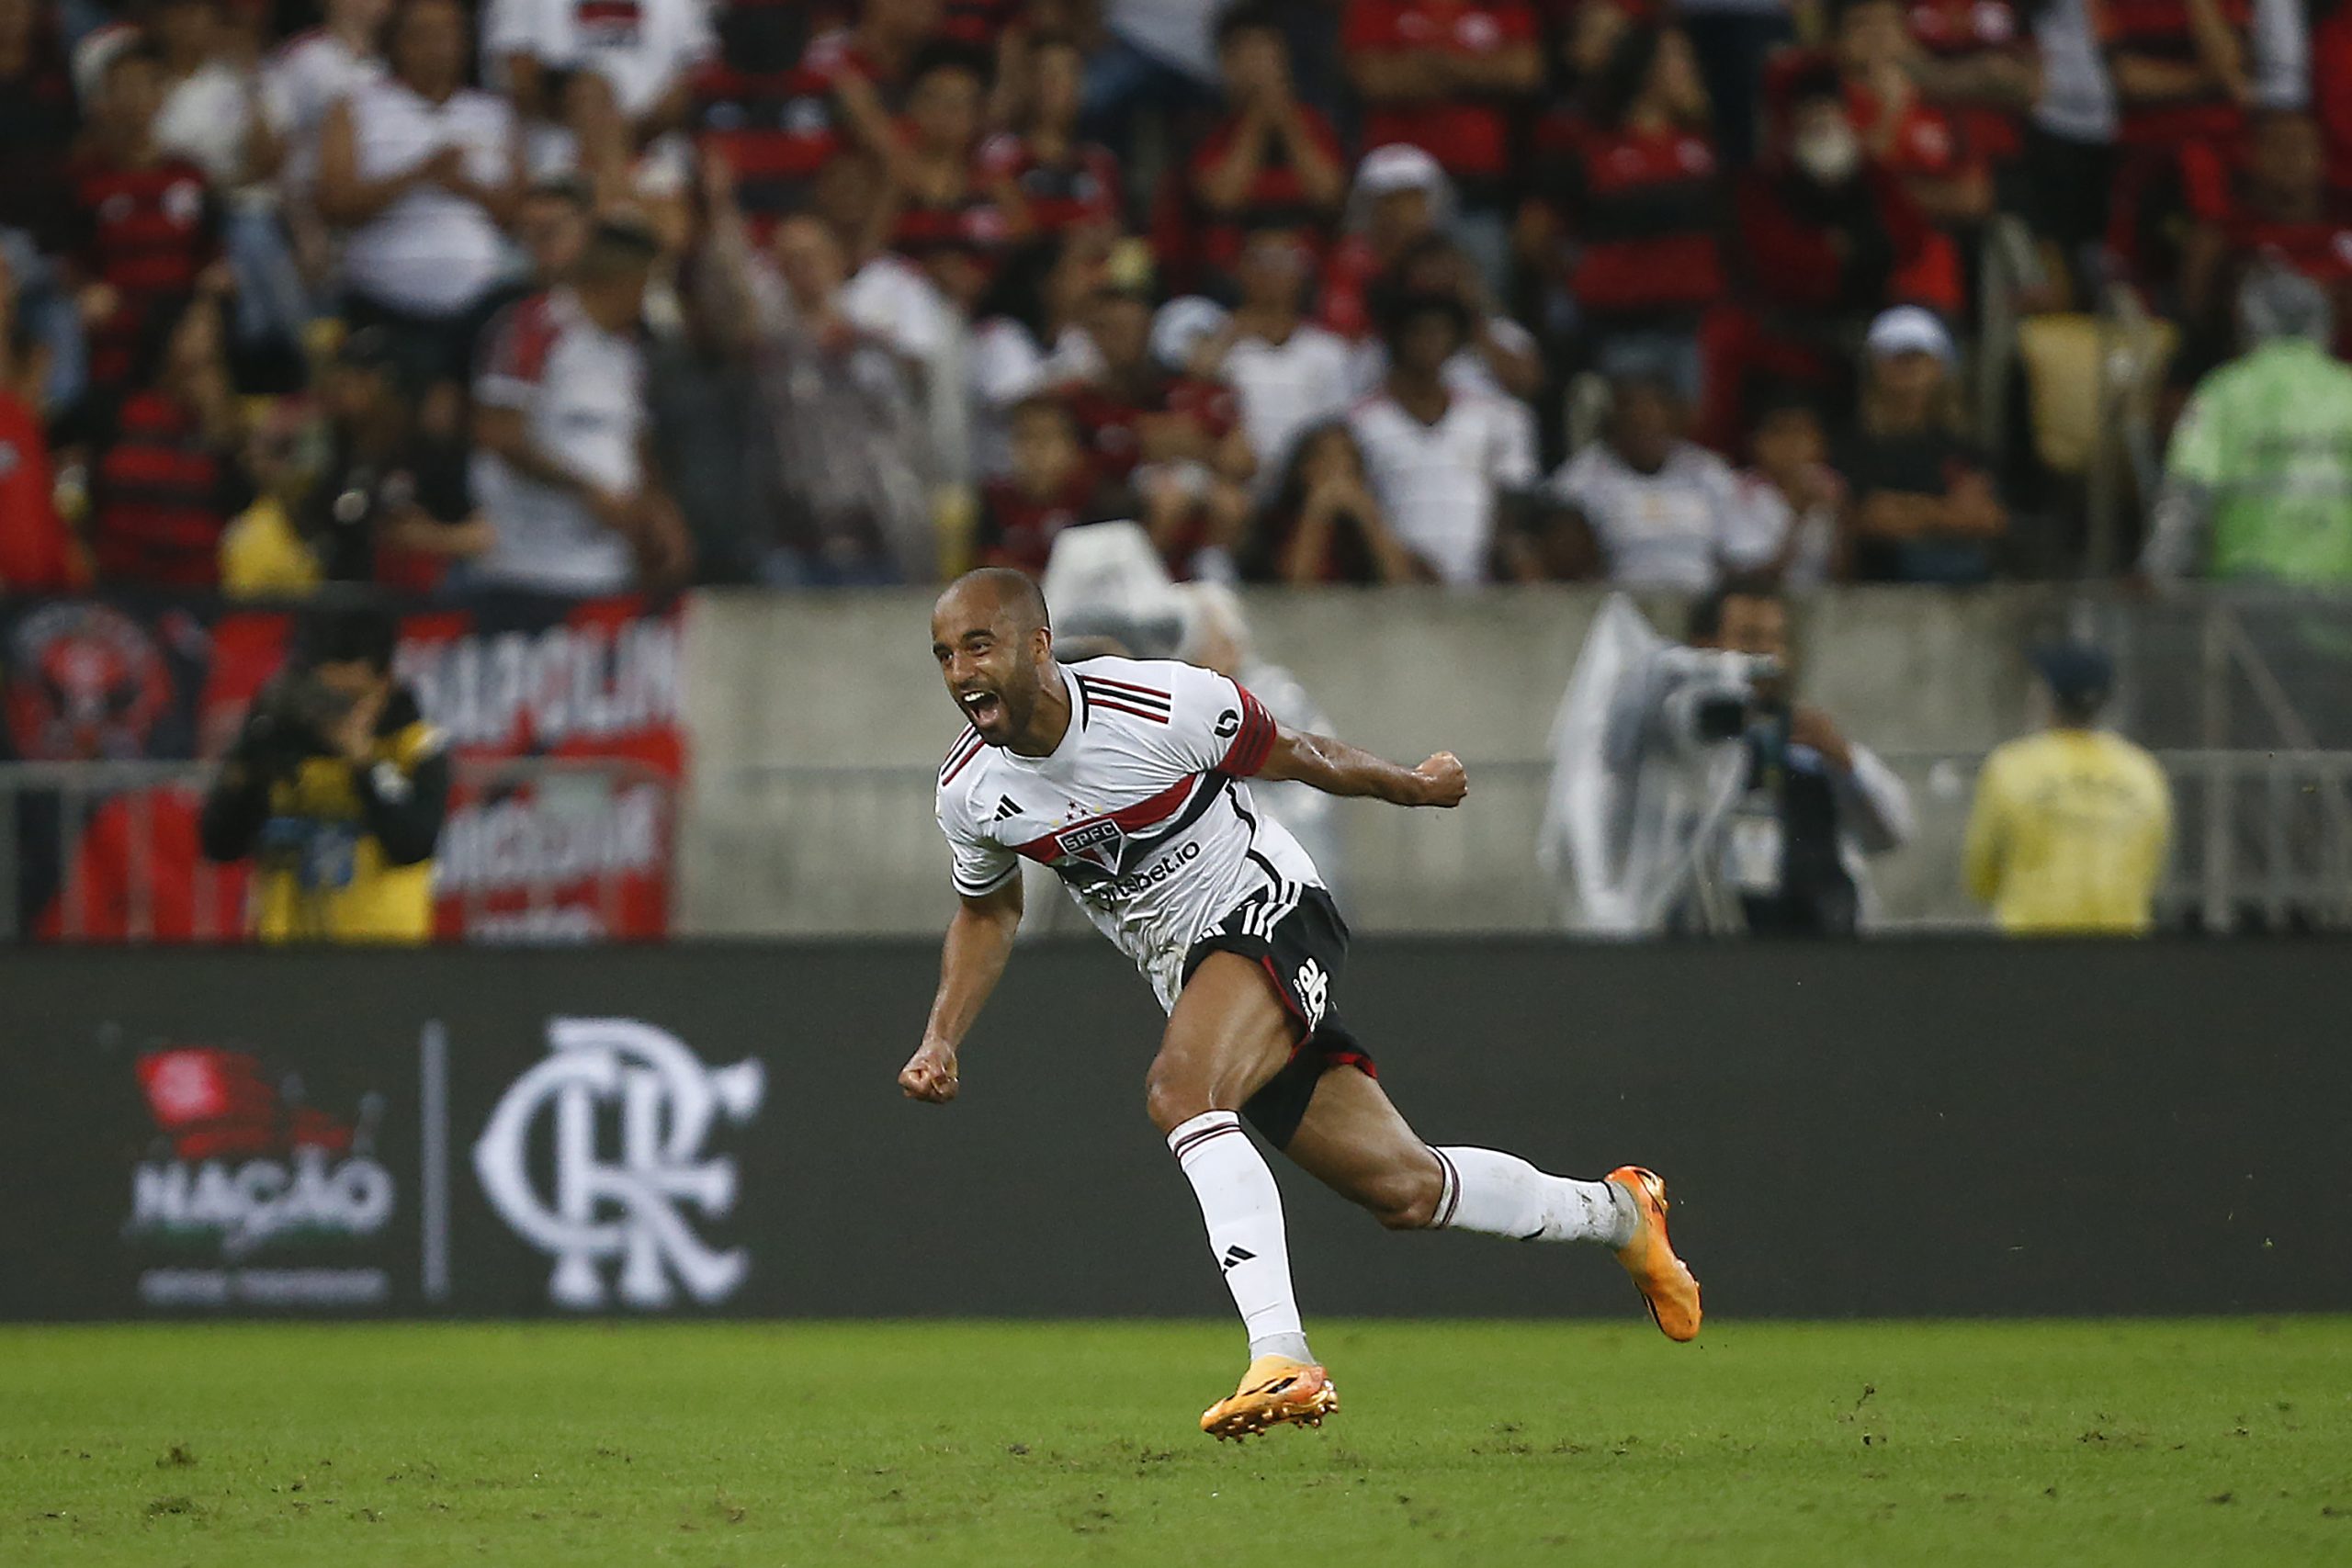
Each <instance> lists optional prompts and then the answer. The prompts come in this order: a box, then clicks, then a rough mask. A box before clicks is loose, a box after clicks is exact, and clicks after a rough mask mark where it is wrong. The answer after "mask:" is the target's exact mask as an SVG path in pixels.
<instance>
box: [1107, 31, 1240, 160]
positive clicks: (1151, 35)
mask: <svg viewBox="0 0 2352 1568" xmlns="http://www.w3.org/2000/svg"><path fill="white" fill-rule="evenodd" d="M1100 9H1101V11H1102V15H1103V26H1104V28H1105V30H1106V31H1107V33H1108V35H1109V36H1108V37H1107V38H1105V39H1104V40H1103V44H1102V46H1101V47H1100V48H1098V49H1096V50H1095V51H1093V53H1092V54H1091V55H1090V56H1089V57H1088V59H1087V62H1086V133H1087V134H1088V135H1089V136H1091V137H1093V138H1094V139H1095V140H1097V141H1103V142H1106V143H1108V144H1109V145H1110V146H1111V147H1113V148H1114V149H1115V150H1116V151H1118V152H1120V153H1121V154H1122V155H1132V153H1133V152H1134V149H1135V146H1136V128H1137V123H1138V121H1139V119H1141V118H1144V117H1146V116H1149V117H1152V118H1157V119H1158V120H1159V125H1160V128H1161V130H1162V131H1163V132H1165V131H1166V130H1168V129H1170V127H1171V126H1173V125H1175V124H1177V123H1178V122H1180V121H1181V120H1182V118H1184V117H1186V116H1188V115H1190V114H1192V113H1193V112H1195V111H1197V110H1199V109H1201V108H1202V107H1204V106H1205V105H1206V104H1207V103H1208V102H1209V96H1210V93H1211V91H1212V89H1213V88H1214V87H1215V85H1216V46H1215V45H1214V44H1213V43H1212V42H1211V41H1210V39H1209V21H1210V18H1211V17H1212V16H1213V15H1214V14H1215V7H1214V6H1207V5H1204V4H1203V3H1202V0H1101V5H1100Z"/></svg>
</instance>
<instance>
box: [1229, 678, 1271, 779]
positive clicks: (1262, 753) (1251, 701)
mask: <svg viewBox="0 0 2352 1568" xmlns="http://www.w3.org/2000/svg"><path fill="white" fill-rule="evenodd" d="M1233 689H1234V690H1235V691H1237V692H1238V693H1240V694H1241V728H1240V729H1239V730H1238V732H1237V733H1236V734H1235V735H1234V737H1233V744H1232V745H1230V746H1228V747H1227V748H1226V751H1225V760H1224V761H1220V762H1219V763H1217V765H1216V771H1217V772H1218V773H1229V774H1231V775H1232V776H1233V777H1235V778H1237V779H1246V778H1253V777H1255V776H1256V775H1257V773H1258V770H1259V769H1261V768H1262V767H1264V766H1265V765H1266V758H1267V756H1268V754H1269V753H1271V752H1272V750H1273V749H1274V732H1275V725H1274V716H1273V715H1272V714H1270V713H1268V712H1267V711H1266V705H1265V704H1263V703H1261V702H1260V701H1259V700H1258V699H1257V698H1256V697H1255V696H1254V695H1252V694H1251V693H1250V688H1249V687H1247V686H1244V685H1242V684H1240V683H1239V682H1236V683H1235V684H1234V688H1233Z"/></svg>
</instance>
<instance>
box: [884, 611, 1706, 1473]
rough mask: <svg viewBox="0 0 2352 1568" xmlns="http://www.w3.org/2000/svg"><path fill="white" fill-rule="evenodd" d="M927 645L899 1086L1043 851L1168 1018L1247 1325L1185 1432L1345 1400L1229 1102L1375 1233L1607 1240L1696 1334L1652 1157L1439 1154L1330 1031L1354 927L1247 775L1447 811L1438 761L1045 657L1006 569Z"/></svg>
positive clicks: (1190, 679)
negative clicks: (921, 849)
mask: <svg viewBox="0 0 2352 1568" xmlns="http://www.w3.org/2000/svg"><path fill="white" fill-rule="evenodd" d="M931 643H932V656H933V658H934V659H936V660H938V661H939V670H940V673H941V675H942V676H944V678H945V680H946V682H947V691H948V695H949V696H950V698H952V699H953V700H954V702H955V704H956V709H957V711H959V712H960V713H961V714H962V715H963V716H964V717H965V719H966V721H967V724H966V728H965V729H964V731H963V732H962V734H960V735H958V736H957V737H956V743H955V745H954V746H952V747H950V748H949V750H948V752H947V760H946V761H945V762H944V764H943V765H942V766H941V768H940V770H939V795H938V810H939V825H940V828H941V829H942V831H944V833H945V834H946V835H947V840H948V843H949V845H950V846H951V847H952V848H953V850H954V858H955V867H954V880H955V884H956V892H957V894H958V895H960V897H961V899H962V904H961V907H960V908H958V909H957V910H956V915H955V917H954V919H952V920H951V921H950V922H949V924H948V928H947V942H946V947H945V951H944V953H943V954H942V957H941V961H940V981H939V993H938V996H937V997H936V998H934V999H933V1003H932V1008H931V1019H930V1021H929V1023H928V1024H927V1025H926V1026H925V1028H924V1030H923V1038H922V1045H921V1046H920V1047H918V1048H917V1050H916V1051H915V1054H914V1055H913V1056H912V1057H911V1058H910V1060H909V1061H908V1063H907V1065H906V1066H905V1067H904V1069H902V1070H901V1071H900V1072H899V1087H900V1088H901V1089H904V1090H905V1091H906V1093H907V1095H908V1096H909V1097H910V1098H911V1099H914V1100H929V1101H932V1102H933V1103H935V1104H944V1103H945V1102H946V1101H948V1100H953V1099H955V1098H956V1082H957V1071H958V1066H957V1060H956V1057H957V1049H958V1047H959V1046H960V1045H961V1044H962V1043H963V1040H964V1036H965V1034H966V1033H967V1032H969V1030H970V1029H971V1027H972V1023H973V1021H974V1020H975V1019H977V1018H978V1016H979V1011H980V1007H981V1004H982V1003H984V1002H985V1001H987V999H988V997H989V992H990V991H991V990H993V989H994V988H995V987H996V983H997V980H998V978H999V977H1000V976H1002V974H1003V973H1004V965H1005V962H1006V960H1007V959H1008V958H1010V957H1011V956H1012V938H1013V932H1014V931H1015V930H1016V929H1017V928H1018V927H1019V925H1020V923H1021V862H1022V861H1023V859H1028V860H1034V861H1036V862H1038V863H1042V864H1045V865H1049V866H1051V867H1052V868H1053V869H1054V871H1055V873H1056V874H1057V875H1058V876H1059V877H1060V878H1061V879H1062V884H1063V886H1066V887H1067V888H1068V889H1069V893H1070V896H1071V897H1073V898H1074V899H1076V900H1077V902H1078V905H1079V907H1080V908H1082V909H1084V910H1085V911H1086V913H1087V916H1088V918H1089V919H1092V920H1093V922H1094V923H1095V925H1096V926H1098V927H1099V928H1101V930H1102V931H1103V934H1104V935H1105V936H1107V937H1109V938H1110V939H1111V940H1112V942H1114V943H1116V944H1117V945H1118V947H1119V949H1120V951H1122V952H1124V953H1126V954H1127V955H1128V957H1130V958H1132V959H1134V960H1135V962H1136V967H1137V968H1139V969H1141V970H1142V971H1143V973H1144V976H1145V978H1147V979H1148V980H1149V981H1150V982H1151V984H1152V987H1153V989H1155V990H1156V991H1157V992H1158V993H1159V1001H1160V1005H1161V1006H1162V1007H1164V1008H1166V1009H1167V1010H1168V1031H1167V1032H1166V1034H1164V1035H1163V1036H1162V1037H1161V1040H1160V1046H1159V1055H1158V1056H1157V1057H1156V1058H1155V1059H1154V1060H1153V1062H1152V1064H1151V1070H1150V1072H1149V1074H1148V1076H1147V1077H1146V1079H1145V1089H1144V1094H1145V1106H1146V1109H1147V1111H1148V1112H1149V1114H1150V1116H1151V1119H1152V1122H1154V1124H1155V1125H1157V1126H1158V1127H1159V1130H1160V1132H1161V1133H1162V1134H1165V1135H1166V1137H1167V1140H1168V1147H1169V1150H1170V1152H1171V1153H1172V1154H1174V1155H1175V1156H1176V1160H1177V1163H1178V1164H1179V1165H1180V1166H1181V1167H1182V1168H1183V1172H1184V1176H1185V1178H1186V1179H1188V1180H1189V1181H1191V1182H1192V1184H1193V1195H1194V1196H1195V1197H1196V1198H1197V1199H1199V1201H1200V1205H1201V1217H1202V1218H1203V1219H1204V1221H1205V1222H1206V1223H1207V1225H1208V1233H1209V1251H1210V1254H1211V1256H1213V1257H1214V1258H1216V1263H1217V1267H1218V1268H1219V1269H1223V1270H1224V1273H1225V1282H1226V1286H1227V1289H1228V1290H1230V1291H1231V1292H1232V1293H1233V1304H1234V1305H1235V1306H1236V1307H1237V1308H1238V1309H1239V1311H1240V1313H1241V1318H1242V1322H1243V1323H1244V1324H1245V1325H1247V1327H1248V1329H1249V1334H1250V1370H1249V1371H1248V1372H1247V1373H1245V1374H1244V1375H1243V1377H1242V1379H1241V1383H1240V1386H1239V1387H1238V1389H1236V1390H1235V1391H1234V1393H1233V1394H1232V1395H1231V1396H1230V1397H1228V1398H1226V1399H1221V1400H1219V1401H1217V1402H1216V1404H1212V1405H1210V1406H1209V1408H1208V1410H1207V1411H1206V1413H1204V1415H1203V1416H1201V1429H1202V1430H1203V1431H1204V1432H1206V1433H1208V1434H1209V1435H1210V1436H1212V1437H1216V1438H1246V1437H1248V1436H1250V1434H1252V1433H1256V1432H1262V1431H1264V1430H1266V1429H1267V1428H1269V1427H1274V1426H1277V1425H1280V1424H1282V1423H1284V1422H1300V1423H1304V1424H1306V1425H1308V1426H1316V1425H1319V1424H1320V1423H1321V1421H1322V1419H1323V1417H1324V1416H1327V1415H1329V1414H1330V1413H1331V1412H1332V1411H1333V1410H1334V1409H1336V1408H1338V1405H1339V1394H1338V1393H1337V1391H1336V1390H1335V1389H1334V1388H1333V1387H1332V1384H1331V1378H1330V1374H1329V1372H1328V1371H1325V1370H1324V1368H1323V1367H1321V1366H1320V1365H1318V1364H1317V1362H1316V1359H1315V1357H1314V1355H1313V1353H1312V1352H1311V1351H1310V1350H1309V1349H1308V1348H1307V1344H1306V1331H1305V1329H1304V1328H1303V1327H1302V1326H1301V1325H1300V1322H1299V1315H1298V1304H1297V1302H1296V1300H1295V1297H1294V1296H1293V1294H1292V1291H1291V1277H1290V1258H1289V1255H1288V1252H1287V1251H1286V1249H1285V1247H1284V1244H1283V1211H1282V1197H1281V1194H1280V1193H1279V1191H1278V1190H1276V1188H1275V1186H1274V1179H1273V1173H1272V1171H1271V1170H1269V1169H1268V1168H1267V1166H1266V1162H1265V1159H1264V1158H1263V1157H1262V1156H1261V1155H1260V1154H1259V1153H1258V1150H1257V1148H1256V1146H1255V1145H1252V1144H1251V1142H1250V1138H1249V1137H1248V1135H1247V1134H1244V1133H1243V1132H1242V1130H1241V1122H1242V1120H1243V1118H1245V1117H1246V1118H1247V1119H1248V1120H1249V1121H1250V1123H1251V1125H1253V1126H1255V1127H1256V1128H1257V1129H1258V1131H1259V1133H1260V1134H1261V1135H1262V1136H1263V1137H1264V1138H1265V1139H1266V1141H1267V1142H1269V1143H1271V1144H1272V1145H1274V1146H1275V1147H1276V1148H1278V1149H1281V1150H1282V1151H1283V1153H1284V1154H1286V1155H1288V1156H1290V1157H1291V1159H1292V1160H1293V1161H1295V1163H1297V1164H1298V1165H1299V1166H1301V1167H1302V1168H1305V1169H1306V1171H1307V1172H1308V1173H1309V1174H1310V1175H1312V1176H1314V1177H1316V1178H1317V1179H1318V1180H1321V1181H1322V1182H1324V1183H1325V1184H1326V1185H1327V1186H1329V1187H1330V1188H1332V1189H1333V1190H1335V1191H1337V1192H1339V1193H1340V1195H1341V1196H1343V1197H1346V1198H1348V1199H1349V1200H1351V1201H1353V1202H1356V1203H1359V1204H1362V1205H1363V1207H1364V1208H1366V1209H1369V1210H1370V1211H1371V1212H1372V1213H1373V1214H1374V1217H1375V1218H1377V1219H1378V1220H1379V1221H1380V1223H1381V1224H1385V1225H1386V1226H1388V1227H1390V1228H1391V1229H1394V1230H1418V1229H1428V1228H1438V1229H1453V1230H1469V1231H1483V1232H1485V1233H1486V1234H1487V1235H1505V1236H1512V1237H1515V1238H1517V1239H1519V1240H1521V1241H1591V1242H1600V1243H1601V1244H1603V1245H1605V1246H1607V1247H1612V1248H1614V1249H1615V1251H1616V1253H1617V1258H1618V1260H1619V1261H1620V1262H1622V1263H1623V1265H1624V1266H1625V1269H1626V1271H1627V1272H1628V1273H1629V1274H1631V1275H1632V1276H1633V1279H1634V1284H1635V1286H1637V1287H1638V1288H1639V1289H1640V1291H1641V1293H1642V1298H1643V1300H1644V1301H1645V1303H1647V1304H1648V1307H1649V1311H1650V1315H1651V1316H1652V1317H1653V1318H1654V1319H1656V1320H1657V1325H1658V1327H1659V1328H1661V1329H1663V1330H1664V1331H1665V1333H1666V1336H1667V1337H1668V1338H1670V1339H1690V1338H1692V1337H1695V1336H1696V1335H1697V1334H1698V1332H1699V1284H1698V1281H1697V1280H1694V1279H1692V1278H1691V1271H1690V1269H1687V1268H1685V1267H1684V1266H1683V1263H1682V1261H1681V1259H1680V1258H1677V1257H1676V1256H1675V1255H1674V1251H1673V1248H1672V1247H1670V1246H1669V1245H1668V1240H1667V1234H1666V1209H1667V1204H1666V1184H1665V1183H1664V1182H1663V1181H1661V1180H1660V1179H1658V1178H1657V1176H1656V1175H1655V1174H1653V1173H1652V1172H1650V1171H1647V1170H1644V1169H1642V1168H1640V1167H1638V1166H1621V1167H1619V1168H1617V1169H1615V1170H1613V1171H1611V1172H1610V1173H1609V1176H1608V1177H1607V1179H1604V1180H1600V1181H1577V1180H1572V1179H1568V1178H1566V1177H1561V1176H1549V1175H1546V1174H1544V1172H1543V1171H1540V1170H1538V1169H1536V1168H1534V1167H1533V1166H1532V1165H1530V1164H1528V1163H1527V1162H1526V1161H1525V1160H1523V1159H1520V1158H1518V1157H1517V1156H1512V1155H1507V1154H1501V1153H1498V1152H1497V1151H1496V1150H1493V1149H1483V1148H1432V1147H1430V1145H1427V1144H1424V1143H1423V1142H1421V1140H1420V1139H1419V1138H1418V1137H1416V1136H1414V1134H1413V1130H1412V1129H1411V1128H1410V1127H1408V1126H1407V1125H1406V1123H1405V1120H1404V1118H1403V1117H1401V1116H1399V1115H1398V1114H1397V1109H1396V1107H1394V1106H1393V1105H1391V1104H1389V1102H1388V1097H1387V1096H1386V1095H1385V1093H1383V1092H1382V1090H1381V1088H1380V1085H1379V1083H1378V1081H1377V1079H1376V1077H1375V1075H1374V1067H1373V1063H1372V1058H1371V1057H1370V1056H1369V1055H1366V1054H1365V1052H1364V1049H1363V1046H1362V1045H1361V1044H1359V1043H1357V1041H1356V1039H1355V1037H1354V1036H1353V1035H1352V1034H1351V1033H1350V1032H1348V1030H1347V1028H1346V1026H1345V1025H1344V1024H1342V1023H1341V1022H1340V1015H1339V1009H1338V995H1337V992H1338V987H1339V985H1340V975H1341V972H1342V968H1343V965H1344V964H1345V963H1346V959H1347V947H1348V928H1347V924H1346V922H1345V921H1343V920H1342V919H1340V911H1339V909H1338V908H1337V907H1336V906H1335V905H1334V904H1333V903H1332V901H1331V896H1330V894H1329V893H1328V892H1326V891H1325V890H1324V889H1323V887H1322V886H1321V884H1320V882H1319V880H1318V878H1317V875H1316V871H1315V863H1314V862H1312V861H1310V860H1309V859H1307V857H1306V852H1304V851H1302V850H1301V849H1300V848H1299V847H1298V844H1297V841H1296V840H1294V839H1292V838H1291V836H1290V835H1289V834H1288V833H1286V832H1284V831H1283V829H1282V828H1281V827H1280V826H1279V825H1277V824H1276V823H1274V822H1273V821H1272V819H1270V818H1266V817H1264V816H1263V815H1262V814H1261V812H1260V811H1259V810H1258V808H1257V807H1255V806H1254V805H1253V804H1252V803H1251V801H1250V786H1249V784H1248V783H1247V782H1246V781H1247V780H1250V779H1252V778H1262V779H1266V780H1269V781H1272V780H1296V781H1298V782H1300V783H1303V784H1309V785H1311V786H1313V787H1314V788H1317V789H1319V790H1322V791H1324V792H1326V793H1327V794H1330V795H1369V796H1372V797H1373V798H1374V799H1378V800H1385V801H1387V802H1389V803H1390V804H1391V805H1395V806H1430V807H1453V806H1458V805H1460V804H1461V802H1462V798H1463V796H1464V795H1465V794H1467V793H1468V790H1469V780H1468V777H1467V775H1466V774H1465V773H1464V771H1463V767H1462V764H1461V762H1460V761H1457V760H1456V759H1455V758H1454V756H1453V753H1452V752H1448V751H1441V752H1439V753H1438V754H1437V755H1435V756H1433V757H1431V758H1430V760H1429V761H1425V762H1423V763H1422V764H1421V765H1420V766H1419V767H1418V768H1405V767H1399V766H1398V765H1397V764H1396V763H1394V762H1385V761H1381V760H1380V759H1379V758H1377V757H1374V756H1372V755H1371V754H1369V753H1368V752H1364V751H1360V750H1356V749H1355V748H1354V747H1352V746H1349V745H1346V744H1344V743H1342V742H1340V741H1337V740H1332V739H1328V738H1326V737H1323V736H1319V735H1306V734H1301V733H1298V732H1296V731H1294V730H1290V729H1286V728H1283V727H1282V726H1280V725H1278V724H1277V723H1275V722H1274V720H1273V718H1272V716H1270V715H1269V714H1268V713H1267V712H1266V709H1265V708H1264V706H1263V705H1261V704H1260V703H1259V701H1258V699H1257V698H1255V697H1253V696H1251V695H1250V693H1249V692H1248V691H1246V690H1245V689H1243V688H1242V687H1241V686H1239V685H1237V684H1236V683H1235V682H1232V681H1230V680H1227V678H1226V677H1225V676H1223V675H1219V674H1217V673H1216V672H1215V671H1209V670H1201V669H1195V668H1193V666H1191V665H1188V664H1180V663H1176V662H1173V661H1170V660H1130V659H1112V658H1103V659H1089V660H1083V661H1080V662H1078V663H1074V664H1070V665H1068V666H1064V665H1061V664H1058V663H1057V662H1056V661H1055V659H1054V635H1053V632H1052V630H1051V628H1050V626H1049V625H1048V623H1047V618H1046V602H1045V598H1044V596H1043V595H1042V594H1041V593H1040V592H1038V590H1037V586H1036V584H1035V582H1033V581H1031V580H1030V579H1029V578H1027V577H1025V576H1023V574H1021V573H1020V572H1017V571H1013V570H1009V569H1005V568H983V569H982V570H978V571H974V572H970V573H968V574H967V575H966V576H964V577H962V578H959V579H957V580H956V582H954V583H953V584H951V585H950V586H949V588H948V589H947V592H944V593H943V594H941V595H940V598H939V602H938V604H937V606H936V607H935V608H934V609H933V612H932V618H931Z"/></svg>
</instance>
